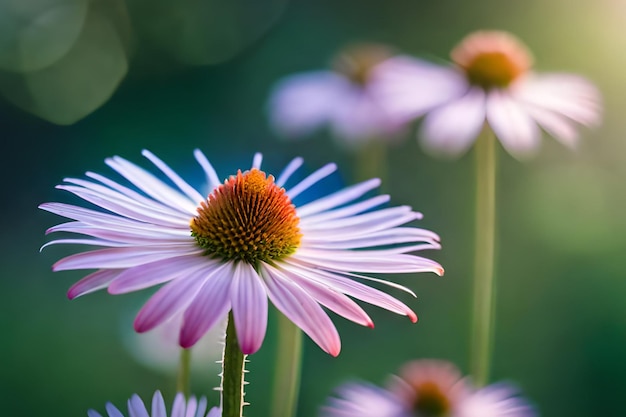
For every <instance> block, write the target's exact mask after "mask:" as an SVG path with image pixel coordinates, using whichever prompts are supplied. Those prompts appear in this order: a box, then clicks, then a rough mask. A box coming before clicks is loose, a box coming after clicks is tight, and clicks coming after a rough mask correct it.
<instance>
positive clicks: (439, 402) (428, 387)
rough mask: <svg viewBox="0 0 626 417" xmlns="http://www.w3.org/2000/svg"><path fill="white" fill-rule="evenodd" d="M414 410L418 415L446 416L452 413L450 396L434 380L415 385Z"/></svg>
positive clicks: (428, 416)
mask: <svg viewBox="0 0 626 417" xmlns="http://www.w3.org/2000/svg"><path fill="white" fill-rule="evenodd" d="M415 394H416V396H415V403H414V404H413V410H414V411H415V415H416V416H417V417H445V416H447V415H448V414H449V413H450V410H451V408H452V407H451V404H450V400H449V399H448V396H447V395H446V394H445V393H444V392H443V391H442V390H441V388H440V387H439V385H437V384H435V383H434V382H424V383H421V384H419V385H418V386H416V387H415Z"/></svg>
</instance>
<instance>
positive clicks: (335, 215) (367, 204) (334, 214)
mask: <svg viewBox="0 0 626 417" xmlns="http://www.w3.org/2000/svg"><path fill="white" fill-rule="evenodd" d="M387 202H389V196H388V195H379V196H376V197H372V198H369V199H367V200H364V201H361V202H358V203H355V204H351V205H349V206H347V207H342V208H340V209H336V210H331V211H325V212H323V213H320V214H317V215H311V216H307V217H305V218H302V217H300V226H301V227H302V226H305V225H312V224H315V223H318V222H322V221H328V220H332V219H341V218H345V217H350V216H353V215H355V214H359V213H363V212H365V211H368V210H370V209H372V208H374V207H378V206H380V205H381V204H385V203H387Z"/></svg>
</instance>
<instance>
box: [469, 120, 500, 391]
mask: <svg viewBox="0 0 626 417" xmlns="http://www.w3.org/2000/svg"><path fill="white" fill-rule="evenodd" d="M495 145H496V139H495V136H494V135H493V132H491V130H489V129H488V128H485V130H484V131H483V134H482V135H481V136H480V137H479V138H478V141H477V143H476V150H475V152H476V246H475V260H474V268H475V270H474V273H475V275H474V315H473V325H472V345H471V351H470V354H471V357H470V369H471V374H472V376H473V377H474V382H475V383H476V384H477V386H484V385H485V384H486V383H487V382H488V380H489V366H490V358H491V350H492V345H493V327H494V319H495V314H494V304H495V281H494V276H493V270H494V260H495V257H494V250H495V220H496V146H495Z"/></svg>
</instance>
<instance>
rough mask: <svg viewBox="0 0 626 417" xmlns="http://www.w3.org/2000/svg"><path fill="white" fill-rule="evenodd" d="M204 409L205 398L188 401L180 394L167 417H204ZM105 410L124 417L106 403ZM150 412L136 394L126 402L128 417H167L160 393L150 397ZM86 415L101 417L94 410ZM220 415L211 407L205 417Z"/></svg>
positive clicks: (110, 416) (205, 404) (205, 407)
mask: <svg viewBox="0 0 626 417" xmlns="http://www.w3.org/2000/svg"><path fill="white" fill-rule="evenodd" d="M206 409H207V401H206V398H205V397H202V398H200V400H199V401H198V400H196V397H193V396H192V397H190V398H189V400H185V396H184V395H183V394H182V393H178V394H176V398H175V399H174V403H173V404H172V410H171V411H172V412H171V414H169V417H205V414H204V413H205V412H206ZM106 410H107V414H108V416H109V417H124V414H122V412H121V411H120V410H118V409H117V407H115V406H114V405H113V404H111V403H107V405H106ZM151 410H152V412H151V413H148V410H147V409H146V406H145V404H144V403H143V401H142V400H141V398H139V396H138V395H137V394H135V395H133V396H132V397H131V399H130V400H128V417H168V414H167V410H166V408H165V401H164V400H163V396H162V395H161V392H160V391H156V392H155V393H154V396H153V397H152V408H151ZM87 415H88V416H89V417H102V415H101V414H100V413H98V412H97V411H94V410H89V411H88V412H87ZM220 415H221V412H220V410H219V409H218V408H217V407H213V408H212V409H211V410H210V411H209V413H208V414H206V417H220Z"/></svg>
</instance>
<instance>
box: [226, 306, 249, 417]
mask: <svg viewBox="0 0 626 417" xmlns="http://www.w3.org/2000/svg"><path fill="white" fill-rule="evenodd" d="M244 363H245V355H244V354H243V353H242V352H241V349H239V343H238V342H237V332H236V330H235V320H234V318H233V312H232V311H231V312H230V313H229V314H228V327H227V328H226V343H225V344H224V358H223V359H222V366H223V369H222V417H241V416H242V414H243V395H244V392H243V384H244V380H243V372H244Z"/></svg>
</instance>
